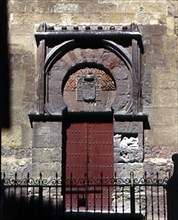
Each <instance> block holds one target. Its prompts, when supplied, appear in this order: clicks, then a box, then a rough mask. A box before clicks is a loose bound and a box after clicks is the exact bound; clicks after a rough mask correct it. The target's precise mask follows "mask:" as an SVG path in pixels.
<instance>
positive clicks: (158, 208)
mask: <svg viewBox="0 0 178 220" xmlns="http://www.w3.org/2000/svg"><path fill="white" fill-rule="evenodd" d="M156 184H157V213H158V220H160V201H159V174H158V172H157V173H156Z"/></svg>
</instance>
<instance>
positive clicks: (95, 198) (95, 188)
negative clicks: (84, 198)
mask: <svg viewBox="0 0 178 220" xmlns="http://www.w3.org/2000/svg"><path fill="white" fill-rule="evenodd" d="M93 208H94V212H95V210H96V186H95V185H94V207H93Z"/></svg>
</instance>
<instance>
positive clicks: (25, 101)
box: [2, 0, 178, 176]
mask: <svg viewBox="0 0 178 220" xmlns="http://www.w3.org/2000/svg"><path fill="white" fill-rule="evenodd" d="M177 15H178V1H176V0H160V1H159V0H153V1H148V0H140V1H130V0H128V1H127V0H92V1H89V2H88V1H84V0H83V1H82V0H77V1H72V0H71V1H70V0H67V1H66V0H63V1H57V0H53V1H48V0H46V1H42V0H23V1H21V0H10V1H9V46H10V65H11V103H12V104H11V119H12V120H11V121H12V123H11V128H10V129H9V130H3V132H2V171H3V172H6V173H7V175H13V173H14V172H18V173H19V175H25V174H26V172H30V173H32V172H33V173H34V175H35V176H36V175H38V174H37V173H38V172H45V174H46V175H47V176H49V175H52V174H54V173H55V172H58V173H60V174H61V172H62V171H61V169H62V168H61V165H60V164H61V162H62V146H61V145H62V139H61V136H60V134H61V132H62V123H57V121H60V120H61V119H56V118H53V119H50V120H52V122H51V121H49V120H48V119H46V118H45V120H44V118H43V119H41V120H40V119H39V118H38V119H35V122H32V123H30V120H29V116H28V114H29V113H30V114H31V113H33V115H37V113H40V114H41V112H40V111H42V102H43V97H42V93H41V92H42V91H43V90H44V88H43V85H39V82H41V81H43V79H42V78H40V77H43V76H42V75H40V74H39V73H40V72H42V71H43V65H44V63H43V62H44V57H40V59H39V54H41V52H42V51H43V49H44V48H43V46H42V45H41V49H40V52H39V45H37V41H36V40H35V37H34V35H35V33H36V31H37V28H38V27H39V25H40V24H41V23H42V22H46V23H47V24H49V25H50V26H55V25H61V26H68V25H70V26H72V27H74V26H77V25H83V26H84V27H85V26H90V25H96V26H99V25H100V26H107V25H109V26H115V25H121V26H122V27H125V26H129V25H130V24H131V23H136V24H137V25H138V29H139V32H140V33H141V35H142V41H143V47H144V53H143V54H142V64H141V90H142V97H141V106H142V108H140V109H141V112H142V114H143V113H144V114H146V115H148V124H149V126H146V125H143V123H142V122H140V121H138V118H137V120H136V121H135V120H131V122H129V120H130V119H129V120H128V121H127V122H125V120H123V119H122V120H120V119H118V118H117V117H119V116H118V115H116V116H115V118H117V120H116V123H115V124H114V132H115V139H116V137H119V135H120V134H121V133H122V134H124V133H129V135H130V133H131V134H132V133H133V135H130V136H129V135H127V136H126V137H125V138H126V139H127V140H128V139H130V138H132V139H133V138H135V139H136V142H137V144H136V146H135V145H134V146H130V145H129V147H127V146H128V145H127V146H126V147H125V146H124V147H123V148H122V149H121V148H120V149H119V147H117V146H118V145H117V146H115V147H114V152H115V159H114V161H115V170H118V172H120V173H121V175H122V176H125V175H127V174H126V171H127V172H128V171H131V170H134V171H135V172H136V173H138V175H142V173H143V172H144V170H147V171H149V172H150V173H153V172H155V171H160V172H163V174H164V175H165V173H166V172H168V171H170V170H171V169H172V163H171V156H172V154H173V153H176V152H177V146H178V123H177V116H178V111H177V108H178V99H177V97H178V92H177V91H178V90H177V88H178V81H177V79H178V77H177V18H176V16H177ZM48 49H49V51H50V50H51V48H50V47H48ZM49 51H48V52H49ZM90 52H91V51H90V50H89V49H85V50H84V49H83V51H82V50H80V53H82V54H83V57H86V54H90V55H91V57H92V59H96V57H98V56H99V54H100V53H103V54H104V53H107V51H106V50H103V49H102V48H101V49H98V51H97V53H95V56H93V55H92V53H90ZM128 52H131V49H130V48H128ZM71 56H73V57H75V58H76V57H78V58H79V51H77V49H75V50H74V51H73V52H70V53H68V54H67V55H66V57H65V59H64V58H63V59H61V60H60V61H59V63H58V66H62V67H63V70H62V69H61V70H60V71H64V69H65V68H68V67H69V66H70V67H71V66H72V65H73V64H72V63H70V62H71V61H72V60H74V59H70V58H71ZM91 57H89V55H88V57H86V59H91ZM103 57H104V56H103ZM115 58H116V57H114V55H113V54H111V55H110V59H111V60H113V59H115ZM82 59H83V58H82ZM100 59H101V58H100ZM67 61H68V62H67ZM92 62H93V61H92ZM103 62H104V65H105V66H107V65H108V64H107V60H104V61H103ZM40 63H41V65H39V64H40ZM69 63H70V65H69ZM116 63H117V59H116ZM115 67H117V65H116V64H115ZM93 68H97V66H95V67H93ZM55 71H56V70H55V66H54V68H53V72H54V74H53V76H54V78H50V80H54V81H55V80H57V81H60V80H62V79H56V78H55V76H56V75H55ZM57 71H58V70H57ZM102 71H104V70H102ZM85 72H86V74H87V70H86V69H85ZM74 74H76V75H77V76H79V75H80V72H77V70H76V71H74V72H73V75H74ZM113 75H114V74H113ZM102 76H103V77H104V76H105V72H102ZM81 80H83V79H81ZM109 80H110V82H112V78H111V79H109ZM71 81H72V79H71ZM111 84H112V83H111ZM122 85H123V83H122ZM126 85H127V82H126ZM61 86H62V85H61ZM117 86H118V85H117ZM49 87H50V84H49ZM126 87H127V86H126ZM126 87H125V88H126ZM61 88H62V87H61ZM64 88H65V90H64V91H65V92H64V93H63V95H64V100H63V102H60V106H52V107H53V109H55V108H57V109H59V108H60V109H64V107H65V104H66V103H65V102H67V100H69V98H70V95H71V93H70V92H69V89H68V88H69V86H68V87H67V85H66V87H64ZM79 90H80V89H79ZM123 91H125V90H124V89H123ZM53 92H54V93H51V95H50V97H49V100H50V101H49V104H50V102H52V101H53V100H55V99H56V94H57V92H58V91H56V89H55V88H54V91H53ZM110 94H111V97H113V95H114V94H115V91H110ZM124 94H125V93H123V94H121V95H122V96H123V98H122V99H123V100H125V98H124ZM101 96H103V97H105V91H104V90H103V91H102V94H101ZM117 97H118V96H117ZM80 98H81V95H80V94H79V95H78V99H79V100H80ZM97 98H98V97H97ZM86 99H87V97H86ZM98 99H99V98H98ZM115 100H116V99H115ZM105 103H107V100H105ZM118 103H119V101H118V102H117V100H116V102H115V103H114V105H113V108H114V109H115V112H116V108H118ZM68 105H69V106H70V109H73V108H74V109H75V108H78V107H79V106H78V105H76V103H73V102H70V103H68ZM80 105H82V104H81V103H80ZM83 108H86V106H83ZM48 110H49V111H50V109H48ZM117 110H118V109H117ZM138 113H139V112H137V115H138ZM57 116H58V117H59V118H60V116H61V115H60V114H57ZM138 117H139V116H138ZM33 120H34V119H33ZM51 125H52V126H51ZM148 127H149V128H150V129H145V128H148ZM134 129H136V132H135V130H134ZM56 130H57V131H58V132H57V133H56ZM122 138H124V136H122ZM137 140H138V141H137ZM117 141H118V140H116V142H117ZM134 143H135V142H134ZM140 146H142V147H140ZM34 158H35V159H34ZM128 163H129V164H128ZM51 171H52V172H51Z"/></svg>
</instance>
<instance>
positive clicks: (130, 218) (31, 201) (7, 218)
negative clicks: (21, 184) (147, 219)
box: [3, 193, 144, 220]
mask: <svg viewBox="0 0 178 220" xmlns="http://www.w3.org/2000/svg"><path fill="white" fill-rule="evenodd" d="M21 219H25V220H31V219H38V220H49V219H50V220H57V219H58V220H59V219H64V220H69V219H72V220H75V219H76V220H78V219H79V220H83V219H85V220H89V219H92V220H97V219H111V220H112V219H113V220H114V219H117V220H120V219H121V220H142V219H144V218H143V215H141V214H135V215H132V214H129V213H127V214H118V213H117V214H116V213H89V212H83V213H82V212H63V211H62V203H60V204H55V205H54V204H53V201H52V200H49V201H47V200H46V201H45V200H44V199H42V198H40V197H39V196H33V197H30V198H27V197H25V196H22V195H20V196H14V194H13V193H11V194H7V195H4V196H3V220H21Z"/></svg>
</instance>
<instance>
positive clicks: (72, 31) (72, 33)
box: [29, 23, 149, 175]
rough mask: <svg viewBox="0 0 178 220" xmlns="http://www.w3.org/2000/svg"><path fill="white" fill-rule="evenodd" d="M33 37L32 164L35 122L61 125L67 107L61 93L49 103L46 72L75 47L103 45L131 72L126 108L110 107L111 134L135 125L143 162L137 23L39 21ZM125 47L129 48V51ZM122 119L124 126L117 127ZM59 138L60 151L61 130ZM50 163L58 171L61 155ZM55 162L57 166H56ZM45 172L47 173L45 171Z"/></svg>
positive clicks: (145, 122) (140, 47) (129, 130)
mask: <svg viewBox="0 0 178 220" xmlns="http://www.w3.org/2000/svg"><path fill="white" fill-rule="evenodd" d="M35 37H36V41H37V46H38V48H37V76H38V80H37V82H38V83H37V94H36V95H37V100H36V110H35V112H32V113H30V114H29V118H30V121H31V124H35V126H34V141H33V152H34V154H33V158H32V161H33V164H36V163H37V161H36V160H37V158H35V152H36V150H37V146H38V145H40V144H38V142H39V140H40V138H39V140H38V138H35V137H36V136H38V135H37V134H39V133H40V129H41V128H40V126H37V125H38V124H40V123H42V122H43V123H44V122H47V124H48V126H49V127H48V129H52V130H53V123H54V122H55V123H58V124H59V127H60V128H62V127H63V122H64V121H65V120H66V110H67V106H66V104H65V102H64V100H63V97H62V94H59V97H58V100H57V103H58V104H57V105H56V104H53V103H51V102H50V100H49V94H48V92H50V91H48V88H47V84H48V80H49V77H50V74H49V73H50V70H51V68H52V67H53V65H54V64H55V63H56V62H57V60H60V59H61V58H62V57H63V56H64V55H65V54H67V53H69V52H70V51H71V50H73V49H75V48H83V49H85V48H91V49H92V48H93V49H96V48H105V49H107V50H109V51H110V52H111V53H113V54H115V55H116V56H118V57H119V58H120V59H121V60H122V61H123V63H124V64H125V66H126V67H127V68H128V70H129V71H130V75H131V88H132V90H131V94H130V97H131V98H130V106H129V107H127V109H126V111H119V109H118V108H117V103H115V105H114V104H113V106H112V108H113V109H111V111H113V114H114V121H113V123H114V133H122V132H123V130H124V129H127V131H126V133H135V130H134V129H135V126H136V127H137V128H136V129H137V131H136V133H137V135H138V137H139V145H140V149H141V154H140V157H139V159H138V162H139V163H142V162H143V159H144V156H143V155H144V147H143V146H144V143H143V142H144V140H143V137H144V129H149V123H148V117H147V115H144V114H143V112H142V103H141V54H142V53H143V52H144V50H143V44H142V36H141V34H140V32H139V31H138V27H137V25H135V24H131V25H129V26H127V27H126V26H114V27H113V26H103V28H102V29H101V28H99V27H96V26H90V27H87V26H80V27H78V28H74V27H63V26H60V27H59V26H48V25H47V24H45V23H42V24H41V25H40V26H39V28H38V30H37V32H36V33H35ZM50 48H51V49H50ZM125 48H130V49H129V51H130V53H129V52H128V50H126V49H125ZM64 76H65V74H64ZM64 76H63V78H64ZM60 86H62V85H60ZM51 122H53V123H51ZM123 122H124V125H123V126H120V125H121V124H123ZM41 125H42V124H41ZM118 125H119V126H118ZM42 127H43V126H42ZM50 127H51V128H50ZM47 135H49V138H52V135H53V133H50V132H49V133H48V134H47ZM58 138H59V144H57V145H58V147H59V148H60V151H61V152H62V140H63V131H61V134H60V135H58ZM40 146H41V145H40ZM41 147H42V146H41ZM43 147H44V146H43ZM46 148H50V146H46ZM115 155H116V156H115V157H117V153H116V154H115ZM49 163H50V161H49ZM51 163H53V164H54V167H56V171H57V170H58V168H59V167H58V166H59V164H60V163H61V164H62V154H61V156H60V157H59V160H58V161H56V160H51ZM55 164H57V165H56V166H55ZM38 165H39V166H35V167H34V166H33V165H32V169H33V170H34V172H33V173H36V170H40V167H41V166H43V165H42V163H41V164H40V163H38ZM46 173H48V172H47V171H46ZM61 175H62V173H61Z"/></svg>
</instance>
